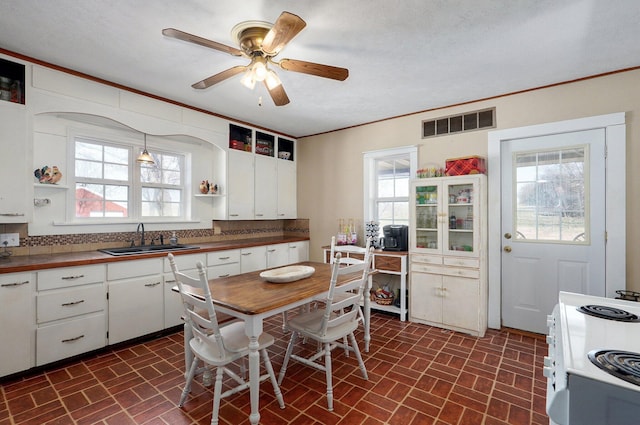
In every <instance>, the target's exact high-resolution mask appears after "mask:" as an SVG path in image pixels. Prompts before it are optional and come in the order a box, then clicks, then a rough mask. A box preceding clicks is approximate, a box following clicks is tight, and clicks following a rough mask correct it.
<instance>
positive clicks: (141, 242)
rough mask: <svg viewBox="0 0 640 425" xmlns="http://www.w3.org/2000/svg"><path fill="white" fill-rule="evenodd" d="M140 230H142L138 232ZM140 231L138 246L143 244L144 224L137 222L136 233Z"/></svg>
mask: <svg viewBox="0 0 640 425" xmlns="http://www.w3.org/2000/svg"><path fill="white" fill-rule="evenodd" d="M140 230H142V232H140ZM138 233H140V246H144V224H142V223H138V227H137V228H136V235H137V234H138Z"/></svg>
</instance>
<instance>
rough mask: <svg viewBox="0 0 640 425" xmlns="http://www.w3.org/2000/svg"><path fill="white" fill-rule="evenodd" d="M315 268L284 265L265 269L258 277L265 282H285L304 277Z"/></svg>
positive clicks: (313, 271)
mask: <svg viewBox="0 0 640 425" xmlns="http://www.w3.org/2000/svg"><path fill="white" fill-rule="evenodd" d="M315 271H316V269H314V268H313V267H310V266H286V267H280V268H277V269H272V270H265V271H263V272H262V273H260V277H261V278H263V279H264V280H266V281H267V282H273V283H287V282H294V281H296V280H300V279H304V278H305V277H309V276H311V275H312V274H314V273H315Z"/></svg>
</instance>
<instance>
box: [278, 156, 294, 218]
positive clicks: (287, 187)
mask: <svg viewBox="0 0 640 425" xmlns="http://www.w3.org/2000/svg"><path fill="white" fill-rule="evenodd" d="M297 177H298V176H297V173H296V163H295V162H292V161H285V160H282V159H279V160H278V218H297V217H298V203H297V192H296V190H297V182H296V179H297Z"/></svg>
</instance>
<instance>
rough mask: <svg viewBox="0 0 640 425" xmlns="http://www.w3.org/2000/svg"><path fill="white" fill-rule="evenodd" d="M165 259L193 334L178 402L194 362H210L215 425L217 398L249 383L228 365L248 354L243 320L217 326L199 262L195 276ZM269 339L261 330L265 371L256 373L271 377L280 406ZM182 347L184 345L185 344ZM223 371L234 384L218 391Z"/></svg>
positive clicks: (213, 421) (187, 388)
mask: <svg viewBox="0 0 640 425" xmlns="http://www.w3.org/2000/svg"><path fill="white" fill-rule="evenodd" d="M169 263H170V264H171V269H172V271H173V273H174V276H175V279H176V281H177V282H178V288H179V289H180V295H181V297H182V301H183V303H184V310H185V317H186V320H187V325H188V326H189V327H190V330H191V334H192V335H193V336H192V337H191V338H190V340H189V342H188V347H189V349H190V351H191V352H192V353H193V355H194V357H193V361H192V362H191V365H190V367H189V370H188V373H187V377H186V383H185V386H184V390H183V391H182V395H181V397H180V402H179V403H178V406H180V407H182V406H183V404H184V402H185V400H186V399H187V396H188V395H189V392H190V390H191V383H192V382H193V378H194V376H195V374H196V371H197V369H198V363H199V362H200V361H202V362H203V363H204V364H206V365H210V366H213V367H215V368H216V379H215V384H214V392H213V411H212V416H211V425H217V424H218V412H219V410H220V400H221V399H223V398H225V397H227V396H230V395H232V394H235V393H237V392H239V391H242V390H244V389H246V388H249V384H250V383H249V382H247V381H245V379H244V378H243V377H242V376H241V375H239V374H237V373H235V372H234V371H233V370H231V369H230V367H229V366H230V365H231V364H232V363H233V362H235V361H237V360H241V359H244V358H245V357H247V356H248V355H249V338H248V337H247V336H246V334H245V329H244V322H242V321H234V322H230V323H228V324H226V325H225V326H218V321H217V319H216V311H215V308H214V306H213V302H212V300H211V292H210V290H209V284H208V280H207V276H206V272H205V270H204V266H203V265H202V263H201V262H198V263H197V269H198V279H194V278H192V277H190V276H187V275H185V274H183V273H180V272H179V271H178V269H177V267H176V264H175V260H174V258H173V255H172V254H169ZM273 343H274V338H273V336H271V335H270V334H268V333H264V332H263V333H262V335H260V338H259V339H258V344H259V350H260V353H261V354H262V359H263V362H264V366H265V369H266V372H267V373H266V374H263V375H262V376H260V382H262V381H264V380H266V379H268V378H269V379H270V380H271V384H272V385H273V391H274V393H275V396H276V398H277V400H278V403H279V404H280V408H282V409H284V400H283V398H282V392H281V391H280V387H279V386H278V382H277V380H276V376H275V373H274V371H273V366H272V365H271V360H270V359H269V354H268V353H267V350H266V349H267V347H269V346H271V345H272V344H273ZM186 349H187V347H185V350H186ZM225 373H226V374H227V375H228V376H229V377H231V379H232V381H231V382H232V383H233V382H234V381H235V384H234V385H235V386H234V387H232V388H230V389H228V390H226V391H225V392H222V381H223V378H224V374H225Z"/></svg>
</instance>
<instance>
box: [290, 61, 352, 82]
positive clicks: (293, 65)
mask: <svg viewBox="0 0 640 425" xmlns="http://www.w3.org/2000/svg"><path fill="white" fill-rule="evenodd" d="M278 65H279V66H280V68H282V69H286V70H287V71H294V72H301V73H303V74H309V75H315V76H316V77H324V78H331V79H333V80H339V81H344V80H346V79H347V77H348V76H349V70H348V69H346V68H339V67H337V66H330V65H322V64H319V63H314V62H306V61H301V60H297V59H282V60H281V61H280V62H279V63H278Z"/></svg>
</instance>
